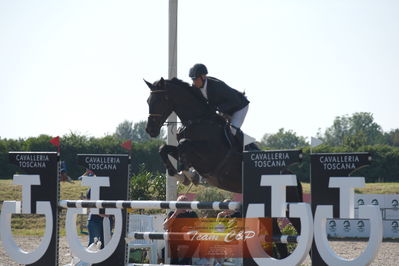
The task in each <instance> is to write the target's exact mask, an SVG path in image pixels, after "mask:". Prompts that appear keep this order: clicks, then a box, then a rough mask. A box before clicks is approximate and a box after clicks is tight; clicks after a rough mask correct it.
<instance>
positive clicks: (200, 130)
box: [145, 78, 302, 258]
mask: <svg viewBox="0 0 399 266" xmlns="http://www.w3.org/2000/svg"><path fill="white" fill-rule="evenodd" d="M145 82H146V84H147V86H148V87H149V88H150V90H151V93H150V96H149V97H148V99H147V103H148V106H149V115H148V120H147V125H146V132H147V133H148V134H149V135H150V136H151V137H157V136H158V135H159V134H160V130H161V127H162V126H163V124H164V123H165V121H166V119H167V118H168V117H169V115H170V114H171V113H172V112H173V111H174V112H175V113H176V115H177V116H178V117H179V119H180V121H181V123H182V125H183V126H182V127H180V128H179V130H178V132H177V141H178V144H177V146H172V145H162V146H161V147H160V155H161V158H162V160H163V162H164V164H165V167H166V169H167V171H168V174H169V175H171V176H177V173H178V172H177V169H176V168H175V167H174V166H173V165H172V163H171V162H170V160H169V158H168V155H171V156H172V157H174V158H175V159H176V160H177V161H178V162H180V163H181V164H182V167H183V169H186V170H187V169H188V168H190V167H193V168H195V170H196V171H198V173H199V174H200V175H201V176H202V177H203V178H205V179H206V181H207V182H208V183H209V184H210V185H212V186H215V187H218V188H220V189H223V190H227V191H230V192H236V193H242V153H243V141H242V137H241V138H237V137H235V136H233V135H232V133H231V130H230V125H229V123H228V121H227V120H226V119H225V118H224V117H223V116H222V115H220V114H218V113H217V112H216V110H215V109H214V108H213V107H212V106H210V105H209V104H208V103H207V102H206V100H205V98H204V97H202V95H201V92H200V91H199V90H198V89H196V88H194V87H193V86H191V85H189V84H188V83H186V82H184V81H182V80H179V79H177V78H173V79H170V80H167V79H163V78H161V79H160V80H159V81H156V82H154V84H151V83H149V82H147V81H145ZM238 132H240V130H238ZM241 133H242V132H241ZM253 149H258V148H257V147H256V146H254V145H247V146H245V147H244V150H253ZM258 150H259V149H258ZM287 201H288V202H302V186H301V183H300V182H298V187H289V188H287ZM290 221H291V222H292V224H293V225H294V227H295V228H296V229H297V232H298V233H299V232H300V222H299V219H298V220H296V219H290ZM273 233H274V234H281V232H280V230H279V228H278V225H277V219H274V218H273ZM276 246H277V249H278V253H279V254H280V257H281V258H283V257H286V256H287V255H288V253H287V252H286V245H282V244H277V245H276Z"/></svg>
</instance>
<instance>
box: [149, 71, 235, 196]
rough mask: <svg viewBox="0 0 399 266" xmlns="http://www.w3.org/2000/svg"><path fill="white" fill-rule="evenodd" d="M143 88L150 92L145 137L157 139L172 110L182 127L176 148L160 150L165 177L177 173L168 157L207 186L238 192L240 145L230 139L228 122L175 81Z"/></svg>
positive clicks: (192, 89) (178, 134) (233, 138)
mask: <svg viewBox="0 0 399 266" xmlns="http://www.w3.org/2000/svg"><path fill="white" fill-rule="evenodd" d="M147 85H148V86H149V87H150V89H151V94H150V97H149V98H148V100H147V102H148V105H149V116H148V121H147V127H146V131H147V132H148V134H150V136H151V137H156V136H158V135H159V133H160V129H161V127H162V126H163V124H164V122H165V121H166V119H167V118H168V117H169V115H170V114H171V113H172V111H174V112H175V113H176V115H177V116H178V117H179V118H180V120H181V122H182V124H183V126H182V127H181V128H180V129H179V130H178V132H177V141H178V145H177V147H176V146H170V145H164V146H162V147H161V149H160V153H161V157H162V159H163V161H164V163H165V166H166V169H167V170H168V174H169V175H172V176H175V175H176V173H177V170H176V169H175V168H174V167H173V165H172V164H171V162H170V161H169V158H168V156H167V155H168V154H170V155H171V156H172V157H174V158H176V159H177V160H178V161H179V162H180V163H181V164H182V166H183V168H189V167H194V168H195V170H196V171H198V173H199V174H200V175H201V176H202V177H204V178H206V180H207V182H208V183H209V184H210V185H212V186H215V187H218V188H221V189H224V190H227V191H231V192H237V193H241V192H242V179H241V167H242V166H241V161H242V144H240V143H239V141H238V140H237V139H236V138H235V137H234V136H232V134H231V131H230V128H229V124H228V122H227V121H226V120H225V119H224V118H223V117H222V116H220V115H218V114H217V113H216V112H215V110H213V109H212V107H211V106H209V105H208V103H207V102H206V101H205V100H204V98H201V97H202V96H201V95H199V94H198V93H200V92H199V91H196V90H195V88H193V87H192V86H190V85H189V84H188V83H185V82H183V81H181V80H179V79H176V78H175V79H172V80H164V79H161V80H159V81H157V82H155V83H154V84H150V83H148V82H147Z"/></svg>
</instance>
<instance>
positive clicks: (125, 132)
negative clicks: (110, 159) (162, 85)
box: [0, 113, 399, 182]
mask: <svg viewBox="0 0 399 266" xmlns="http://www.w3.org/2000/svg"><path fill="white" fill-rule="evenodd" d="M145 123H146V122H145V121H139V122H137V123H133V122H132V121H123V122H122V123H121V124H119V125H118V127H117V128H116V130H115V133H113V134H111V135H107V136H104V137H100V138H95V137H88V136H84V135H79V134H75V133H69V134H67V135H64V136H62V137H61V146H60V149H61V158H60V160H61V161H64V162H65V163H66V168H67V171H68V174H69V175H70V176H71V177H72V178H76V177H78V176H80V175H81V174H82V173H83V171H84V169H83V168H82V167H81V166H79V165H77V159H76V155H77V154H121V153H122V154H123V153H127V151H126V150H124V149H123V148H122V147H121V146H120V144H121V143H122V142H124V141H126V140H132V141H133V150H132V157H133V160H132V172H133V174H138V173H139V172H140V171H141V172H142V171H148V172H151V173H154V174H155V175H157V174H159V173H160V174H163V173H165V168H164V166H163V165H162V162H161V159H160V156H159V154H158V149H159V146H160V145H161V144H162V143H164V142H165V131H162V132H161V134H160V137H159V138H156V139H151V138H150V137H149V136H148V134H147V133H146V132H145ZM51 138H52V137H51V136H48V135H40V136H38V137H31V138H27V139H17V140H15V139H2V138H0V178H2V179H4V178H7V179H8V178H11V177H12V175H13V174H14V173H16V172H18V169H17V168H16V166H14V165H11V164H9V163H8V152H9V151H56V148H55V147H54V146H52V144H51V143H50V142H49V141H50V139H51ZM317 138H318V139H319V140H320V141H321V142H322V144H321V145H319V146H317V147H311V146H310V143H309V142H308V141H307V140H306V138H305V137H302V136H297V134H296V133H295V132H294V131H292V130H285V129H283V128H282V129H280V130H279V131H278V132H277V133H275V134H265V135H264V136H263V138H262V139H261V140H260V141H259V142H258V146H260V147H261V148H262V149H265V150H272V149H301V150H302V152H303V155H304V158H303V161H302V162H301V163H300V164H297V165H293V166H292V167H291V169H290V170H292V171H293V172H294V173H296V174H297V175H298V177H299V179H300V180H301V181H306V182H309V158H310V153H312V152H313V153H324V152H370V153H371V156H372V158H373V162H372V163H371V165H370V166H369V167H366V168H363V169H360V170H359V172H358V173H356V175H359V176H364V177H366V180H367V182H377V181H381V182H397V181H399V179H398V178H399V129H395V130H391V131H389V132H384V131H383V130H382V128H381V126H379V125H378V124H377V123H376V122H375V121H374V119H373V115H372V114H371V113H354V114H353V115H351V116H348V115H345V116H338V117H336V118H335V120H334V121H333V124H332V125H331V126H330V127H328V128H327V129H326V130H325V132H324V133H321V132H318V133H317Z"/></svg>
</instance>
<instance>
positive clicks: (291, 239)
mask: <svg viewBox="0 0 399 266" xmlns="http://www.w3.org/2000/svg"><path fill="white" fill-rule="evenodd" d="M204 234H206V235H207V236H220V237H222V238H221V240H223V238H224V237H225V236H227V235H228V234H227V233H198V235H200V236H201V235H204ZM198 235H197V234H193V233H192V232H188V233H170V232H134V233H130V234H129V236H128V237H127V238H126V241H127V242H128V241H131V240H138V239H142V240H143V239H144V240H194V238H195V237H197V236H198ZM299 237H300V236H299V235H276V236H273V237H272V238H271V239H270V238H269V239H268V238H265V240H266V241H267V242H274V243H285V244H288V243H298V240H299ZM271 240H272V241H271ZM211 241H212V240H211ZM213 241H215V240H213Z"/></svg>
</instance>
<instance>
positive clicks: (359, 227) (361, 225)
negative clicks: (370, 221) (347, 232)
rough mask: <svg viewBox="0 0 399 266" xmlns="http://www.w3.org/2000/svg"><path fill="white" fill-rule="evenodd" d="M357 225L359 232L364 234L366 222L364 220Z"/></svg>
mask: <svg viewBox="0 0 399 266" xmlns="http://www.w3.org/2000/svg"><path fill="white" fill-rule="evenodd" d="M356 225H357V231H358V232H364V222H363V221H362V220H360V221H358V222H357V224H356Z"/></svg>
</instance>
